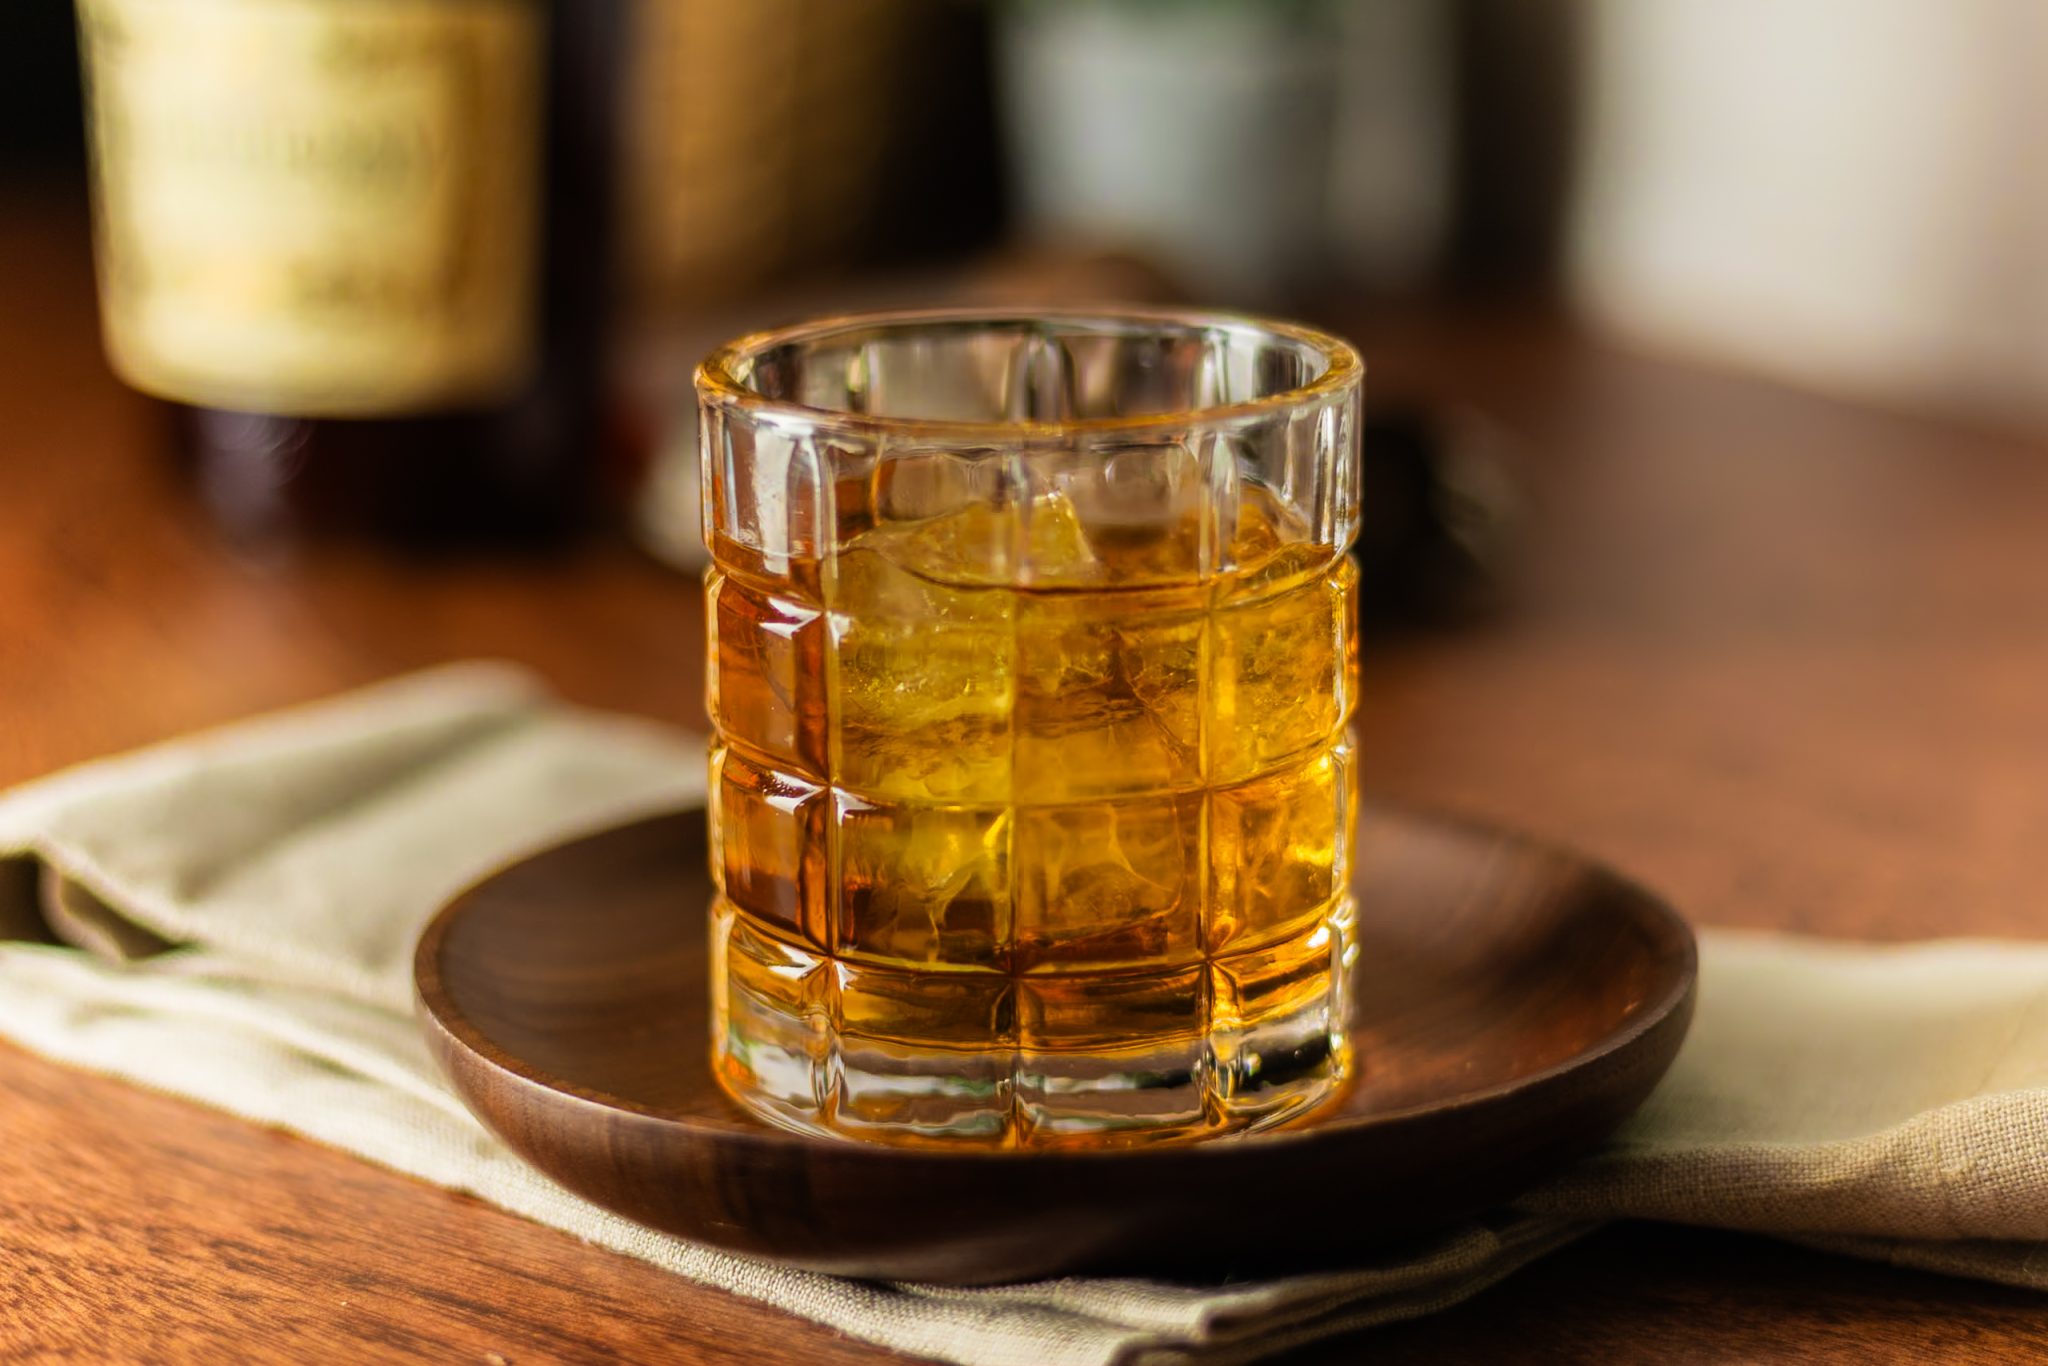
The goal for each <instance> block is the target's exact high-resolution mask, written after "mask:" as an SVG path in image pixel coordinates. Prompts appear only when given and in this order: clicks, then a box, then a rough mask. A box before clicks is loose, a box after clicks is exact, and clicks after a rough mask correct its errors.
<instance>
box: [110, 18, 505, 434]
mask: <svg viewBox="0 0 2048 1366" xmlns="http://www.w3.org/2000/svg"><path fill="white" fill-rule="evenodd" d="M79 21H80V28H81V33H82V35H83V40H84V43H85V51H86V70H87V78H88V81H89V85H90V94H89V97H88V102H89V105H90V109H91V113H92V124H93V154H94V161H95V166H96V179H95V206H96V212H97V214H98V251H99V265H100V296H101V313H102V319H103V324H104V330H105V334H106V342H107V351H108V354H109V356H110V358H111V360H112V362H113V364H114V368H115V369H116V370H117V371H119V372H120V374H121V375H122V376H123V377H124V378H126V379H127V380H128V381H129V382H130V383H132V384H134V385H135V386H136V387H137V388H140V389H144V390H148V391H150V392H152V393H156V394H160V395H162V396H164V397H167V398H175V399H180V400H184V401H186V402H190V403H198V404H203V405H206V406H209V407H226V408H242V409H250V410H256V411H266V412H285V413H291V414H295V415H302V416H369V415H376V414H399V413H406V412H416V411H420V410H423V409H433V408H445V407H450V406H458V405H462V404H465V403H471V402H482V401H486V400H488V399H489V398H491V397H492V396H494V395H500V394H502V393H504V392H505V391H506V390H508V389H510V388H512V387H514V386H516V385H517V384H518V383H519V382H520V381H521V379H522V378H524V377H525V375H526V374H527V372H528V371H529V369H530V368H531V366H532V364H533V362H534V354H535V350H536V347H537V337H536V325H535V316H534V315H535V309H536V300H535V278H534V277H535V274H536V270H535V251H536V240H535V239H536V235H537V232H538V222H537V219H538V205H537V202H536V201H537V196H538V194H539V147H538V129H537V122H536V121H537V118H538V114H539V110H538V103H539V100H540V63H541V41H542V36H543V35H542V29H541V23H542V16H541V12H540V10H539V9H538V7H537V6H536V4H535V3H533V0H80V4H79Z"/></svg>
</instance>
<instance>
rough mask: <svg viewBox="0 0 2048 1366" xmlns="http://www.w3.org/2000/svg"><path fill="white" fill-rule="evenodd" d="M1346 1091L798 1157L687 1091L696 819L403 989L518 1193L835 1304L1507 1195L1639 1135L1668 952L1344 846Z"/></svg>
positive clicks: (1643, 927) (1557, 862) (487, 889)
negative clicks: (490, 1133)
mask: <svg viewBox="0 0 2048 1366" xmlns="http://www.w3.org/2000/svg"><path fill="white" fill-rule="evenodd" d="M1355 866H1356V869H1357V877H1356V887H1357V892H1358V904H1359V917H1358V924H1359V940H1360V947H1361V950H1362V952H1361V953H1360V955H1359V961H1358V966H1357V968H1356V970H1355V971H1356V978H1355V981H1354V983H1353V986H1354V991H1353V1000H1354V1001H1355V1003H1356V1005H1355V1008H1354V1015H1355V1018H1354V1019H1353V1021H1352V1023H1351V1033H1352V1039H1353V1042H1354V1045H1355V1047H1356V1050H1357V1052H1356V1056H1357V1059H1358V1063H1359V1067H1358V1072H1359V1075H1358V1078H1357V1080H1356V1081H1355V1083H1353V1084H1352V1085H1351V1086H1350V1088H1349V1090H1348V1091H1347V1093H1346V1094H1345V1095H1344V1096H1342V1097H1341V1098H1339V1099H1338V1100H1337V1101H1335V1102H1333V1103H1331V1104H1329V1105H1326V1106H1324V1107H1322V1108H1321V1109H1319V1110H1318V1111H1316V1112H1315V1113H1313V1114H1311V1115H1308V1116H1305V1117H1303V1118H1302V1119H1301V1120H1299V1121H1297V1122H1296V1123H1295V1124H1293V1125H1291V1126H1287V1127H1282V1128H1277V1129H1273V1130H1270V1131H1268V1132H1265V1133H1261V1134H1256V1135H1252V1136H1249V1137H1242V1138H1230V1139H1217V1140H1211V1141H1208V1142H1199V1143H1193V1144H1183V1145H1179V1146H1174V1145H1166V1146H1160V1147H1152V1148H1138V1149H1126V1150H1122V1151H1115V1152H1104V1153H1078V1154H1076V1153H1049V1154H1036V1153H1021V1154H1020V1153H951V1152H933V1151H928V1150H920V1149H906V1148H897V1147H884V1146H880V1145H870V1144H862V1143H854V1142H847V1141H840V1140H831V1139H817V1138H808V1137H805V1136H802V1135H799V1134H794V1133H789V1132H785V1131H783V1130H781V1129H777V1128H773V1127H771V1126H769V1125H766V1124H764V1123H761V1122H759V1121H757V1120H754V1119H752V1118H750V1117H749V1116H748V1115H747V1114H746V1113H745V1112H744V1111H742V1110H741V1109H740V1108H739V1107H738V1106H737V1105H735V1104H734V1103H733V1102H732V1101H730V1100H728V1099H727V1098H726V1096H725V1094H724V1093H723V1092H722V1091H720V1090H719V1088H718V1085H717V1083H716V1082H714V1081H713V1080H712V1078H711V1072H710V1064H709V1058H708V1056H707V1053H708V1039H709V1033H708V1022H707V1019H706V1006H707V992H706V982H705V953H706V945H705V940H706V937H707V936H706V932H705V915H706V903H707V901H708V898H709V896H710V882H709V879H708V877H707V875H706V873H705V867H706V858H705V832H704V817H703V814H702V813H701V812H690V813H687V814H679V815H673V816H662V817H658V818H656V819H652V820H648V821H644V822H641V823H639V824H636V825H630V826H625V827H622V828H620V829H617V830H612V831H609V832H606V833H603V834H599V835H595V836H592V837H589V838H586V839H582V840H578V841H576V842H574V843H571V844H566V845H563V846H562V847H560V848H557V849H554V850H551V851H549V852H547V853H543V854H540V855H538V856H537V857H534V858H531V859H528V860H526V861H525V862H522V863H519V864H516V865H515V866H513V867H511V868H508V869H506V870H505V871H504V872H502V873H499V874H497V875H496V876H494V877H492V878H490V879H488V880H487V881H485V882H483V883H481V884H480V885H478V886H476V887H475V888H472V889H471V890H470V891H468V892H467V893H465V894H464V895H463V896H461V897H460V898H458V899H457V900H456V901H455V902H454V903H453V904H452V905H450V906H449V907H448V908H447V909H446V910H444V911H442V912H441V914H440V915H439V916H438V917H437V918H436V919H435V920H434V922H433V923H432V924H431V925H430V926H428V928H427V931H426V934H425V936H424V937H423V938H422V939H421V941H420V946H419V952H418V957H417V960H416V965H415V967H416V974H417V981H418V986H419V997H420V1013H421V1017H422V1020H423V1022H424V1024H425V1028H426V1032H427V1037H428V1040H429V1042H430V1044H431V1045H432V1047H433V1050H434V1052H435V1054H436V1056H437V1057H438V1058H439V1060H440V1063H441V1066H442V1067H443V1068H444V1069H445V1070H446V1071H447V1074H448V1076H449V1078H450V1080H451V1081H453V1083H454V1085H455V1089H456V1090H457V1091H458V1092H459V1093H460V1094H461V1096H462V1098H463V1100H464V1101H465V1102H466V1103H467V1104H468V1106H469V1107H470V1109H472V1110H473V1111H475V1112H476V1114H477V1116H478V1117H479V1118H480V1119H482V1120H483V1122H484V1123H485V1124H487V1125H489V1126H490V1127H491V1129H493V1130H494V1131H495V1132H496V1133H498V1134H499V1135H500V1136H501V1137H503V1138H504V1140H505V1141H506V1142H507V1143H509V1144H511V1145H512V1147H513V1148H514V1149H516V1150H517V1151H518V1152H519V1153H520V1154H522V1155H523V1156H524V1157H525V1158H526V1159H527V1160H528V1161H530V1162H532V1163H533V1164H534V1166H536V1167H538V1168H539V1169H540V1170H542V1171H543V1172H546V1173H547V1174H548V1175H549V1176H552V1177H553V1178H554V1179H555V1180H557V1181H559V1182H561V1183H562V1184H563V1185H565V1186H567V1187H569V1188H570V1189H571V1190H574V1191H577V1192H579V1193H581V1194H583V1195H585V1196H587V1197H589V1198H590V1199H592V1200H594V1201H596V1202H597V1203H598V1204H601V1205H604V1206H607V1207H609V1208H611V1209H614V1210H616V1211H618V1212H619V1213H621V1214H623V1215H625V1216H627V1217H628V1218H631V1219H634V1220H637V1221H639V1222H640V1223H643V1224H648V1225H651V1226H653V1227H655V1228H659V1229H666V1230H669V1231H672V1232H675V1233H680V1234H685V1235H687V1236H689V1237H691V1238H696V1239H700V1240H702V1241H704V1242H707V1243H711V1244H715V1245H716V1246H719V1247H723V1248H730V1249H732V1250H733V1251H735V1252H744V1253H749V1254H753V1255H757V1256H763V1257H769V1258H774V1259H777V1260H780V1261H784V1262H789V1263H792V1264H795V1265H800V1266H806V1267H812V1268H816V1269H819V1270H824V1271H832V1272H838V1273H840V1274H844V1275H852V1276H869V1277H885V1278H902V1279H912V1280H925V1281H942V1282H949V1283H954V1284H979V1283H986V1282H992V1281H1002V1280H1016V1279H1025V1278H1036V1277H1042V1276H1050V1275H1055V1274H1061V1273H1066V1272H1071V1271H1077V1270H1083V1269H1086V1270H1142V1271H1177V1272H1195V1273H1201V1274H1217V1273H1227V1272H1236V1273H1250V1272H1252V1271H1255V1270H1256V1271H1265V1270H1271V1269H1275V1268H1277V1267H1279V1266H1283V1265H1285V1264H1288V1263H1292V1262H1305V1261H1309V1260H1320V1261H1325V1262H1327V1261H1329V1260H1331V1259H1333V1258H1338V1257H1341V1256H1343V1255H1345V1254H1346V1253H1347V1252H1350V1251H1354V1250H1359V1249H1363V1248H1366V1247H1369V1246H1371V1245H1372V1244H1373V1243H1375V1242H1380V1241H1384V1240H1386V1239H1388V1238H1390V1237H1392V1236H1395V1235H1398V1234H1401V1233H1403V1232H1412V1231H1414V1230H1417V1229H1419V1228H1422V1227H1426V1226H1429V1225H1436V1224H1442V1223H1446V1222H1448V1221H1451V1220H1453V1219H1456V1218H1458V1217H1460V1216H1462V1215H1466V1214H1470V1213H1473V1212H1475V1211H1477V1210H1480V1209H1483V1208H1485V1207H1486V1206H1488V1205H1490V1204H1493V1203H1495V1202H1498V1201H1500V1200H1502V1199H1504V1198H1506V1197H1508V1196H1511V1195H1513V1194H1514V1193H1515V1192H1517V1191H1518V1190H1520V1189H1522V1188H1524V1187H1526V1186H1527V1185H1529V1184H1530V1183H1532V1182H1534V1181H1535V1180H1537V1179H1538V1178H1540V1177H1541V1176H1543V1175H1544V1174H1545V1173H1547V1172H1549V1171H1551V1170H1553V1169H1555V1168H1556V1167H1558V1166H1559V1165H1560V1164H1562V1163H1564V1162H1567V1161H1569V1160H1570V1159H1571V1158H1573V1157H1575V1156H1577V1155H1579V1154H1581V1153H1583V1152H1585V1151H1586V1150H1587V1149H1589V1148H1590V1147H1591V1146H1592V1145H1593V1144H1595V1143H1596V1142H1598V1140H1599V1139H1600V1138H1601V1137H1602V1136H1603V1135H1605V1134H1606V1133H1607V1132H1608V1131H1609V1130H1611V1129H1612V1128H1613V1127H1614V1126H1615V1125H1616V1124H1618V1123H1619V1122H1620V1121H1621V1120H1622V1119H1623V1118H1624V1117H1625V1116H1627V1115H1628V1114H1629V1112H1630V1111H1632V1110H1633V1109H1635V1107H1636V1106H1637V1105H1638V1104H1639V1103H1641V1101H1642V1100H1643V1098H1644V1097H1645V1096H1646V1095H1647V1094H1648V1093H1649V1091H1650V1088H1651V1087H1652V1086H1653V1085H1654V1084H1655V1083H1656V1081H1657V1079H1658V1078H1659V1077H1660V1076H1662V1075H1663V1073H1664V1070H1665V1068H1666V1067H1667V1066H1669V1064H1670V1062H1671V1059H1672V1057H1673V1055H1675V1054H1676V1053H1677V1051H1678V1045H1679V1042H1680V1041H1681V1040H1682V1039H1683V1038H1684V1036H1685V1029H1686V1025H1687V1023H1688V1022H1689V1020H1690V1019H1691V1015H1692V1000H1693V984H1694V979H1695V971H1696V956H1695V952H1694V946H1693V939H1692V934H1691V932H1690V931H1689V930H1688V929H1687V928H1686V926H1685V923H1684V922H1683V921H1682V920H1680V919H1679V918H1678V916H1677V915H1675V914H1674V913H1673V912H1672V911H1671V910H1670V909H1669V908H1668V907H1666V906H1665V905H1664V904H1663V903H1662V902H1660V901H1658V900H1657V899H1656V898H1655V897H1653V896H1651V895H1650V894H1649V893H1647V892H1645V891H1643V890H1642V889H1641V888H1639V887H1636V886H1635V885H1633V884H1631V883H1629V882H1626V881H1624V880H1622V879H1621V878H1619V877H1617V876H1615V875H1614V874H1612V873H1610V872H1608V871H1606V870H1604V869H1602V868H1599V867H1597V866H1594V865H1592V864H1589V863H1587V862H1585V861H1583V860H1581V859H1578V858H1575V857H1574V856H1572V855H1571V854H1568V853H1565V852H1562V851H1560V850H1556V849H1553V848H1550V847H1547V846H1545V845H1542V844H1538V843H1535V842H1533V841H1530V840H1527V839H1522V838H1517V837H1514V836H1510V835H1504V834H1500V833H1496V832H1492V831H1487V830H1482V829H1479V828H1475V827H1473V826H1469V825H1464V824H1459V823H1455V822H1451V821H1446V820H1443V819H1440V818H1437V817H1433V816H1427V815H1422V814H1418V813H1415V812H1410V811H1402V810H1395V809H1391V808H1385V807H1373V806H1368V807H1367V808H1366V810H1365V813H1364V817H1363V819H1362V820H1361V821H1360V833H1359V848H1358V857H1357V859H1356V862H1355Z"/></svg>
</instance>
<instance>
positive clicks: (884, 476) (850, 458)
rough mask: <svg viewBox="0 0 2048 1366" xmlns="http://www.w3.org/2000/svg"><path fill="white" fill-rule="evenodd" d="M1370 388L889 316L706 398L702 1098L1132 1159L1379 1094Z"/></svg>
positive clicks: (721, 381) (1250, 349)
mask: <svg viewBox="0 0 2048 1366" xmlns="http://www.w3.org/2000/svg"><path fill="white" fill-rule="evenodd" d="M1361 377H1362V367H1361V365H1360V362H1359V359H1358V355H1357V353H1356V352H1355V351H1354V350H1353V349H1352V348H1351V347H1350V346H1349V345H1348V344H1346V343H1344V342H1342V341H1340V340H1338V339H1337V338H1334V337H1331V336H1327V335H1324V334H1322V333H1319V332H1316V331H1312V330H1310V329H1307V328H1304V327H1298V326H1294V325H1291V324H1284V323H1277V322H1265V321H1258V320H1253V319H1246V318H1239V317H1234V316H1228V315H1211V314H1203V313H1184V312H1139V311H1133V312H1108V313H1079V312H1020V313H988V312H961V311H937V312H901V313H891V314H878V315H872V316H865V317H846V318H837V319H831V320H827V321H821V322H815V323H808V324H804V325H800V326H796V327H791V328H787V329H783V330H779V331H773V332H765V333H760V334H757V335H754V336H750V337H746V338H743V339H741V340H739V341H736V342H733V343H731V344H730V345H728V346H726V347H724V348H722V349H720V350H719V351H718V352H716V353H715V354H714V355H712V356H711V357H710V358H709V359H708V360H707V361H706V362H705V363H704V364H703V366H702V367H700V369H699V370H698V373H697V387H698V395H699V398H700V401H701V405H702V440H703V461H704V486H705V488H706V489H707V490H708V491H709V497H708V498H707V499H706V502H705V533H706V539H707V541H708V543H709V545H710V547H711V551H712V558H713V568H712V570H711V572H710V576H709V579H708V594H709V607H708V611H707V616H708V618H709V630H710V650H709V674H710V677H709V692H708V695H709V697H710V709H711V716H712V721H713V724H714V726H715V729H716V738H715V742H714V745H713V749H712V759H711V830H712V840H711V844H712V851H713V852H712V863H713V868H712V872H713V876H714V879H715V881H716V884H717V890H718V895H717V900H716V903H715V914H714V925H713V944H712V955H711V957H712V973H713V982H712V992H713V1001H714V1027H713V1033H714V1039H713V1061H714V1067H715V1070H716V1073H717V1075H718V1077H719V1080H720V1082H721V1083H722V1084H723V1085H724V1087H725V1088H726V1089H727V1090H728V1091H729V1092H730V1093H731V1094H732V1095H733V1096H734V1097H735V1098H737V1099H738V1100H739V1101H740V1102H741V1103H742V1104H743V1105H745V1106H747V1107H748V1108H749V1109H751V1110H753V1111H754V1112H756V1113H758V1114H760V1115H762V1116H764V1117H766V1118H768V1119H769V1120H772V1121H774V1122H776V1123H779V1124H782V1125H784V1126H787V1127H791V1128H796V1129H799V1130H803V1131H807V1132H811V1133H817V1134H826V1135H836V1136H841V1137H848V1138H860V1139H872V1140H880V1141H885V1142H896V1143H911V1144H928V1145H939V1146H951V1147H979V1148H1012V1149H1015V1148H1022V1149H1042V1148H1074V1147H1102V1146H1119V1145H1126V1144H1134V1143H1145V1142H1154V1141H1161V1140H1171V1139H1186V1138H1195V1137H1201V1136H1206V1135H1213V1134H1219V1133H1228V1132H1239V1131H1246V1130H1250V1129H1255V1128H1259V1127H1263V1126H1267V1125H1271V1124H1275V1123H1278V1122H1280V1121H1282V1120H1285V1119H1287V1118H1290V1117H1292V1116H1296V1115H1299V1114H1301V1113H1303V1112H1304V1111H1306V1110H1307V1109H1308V1108H1310V1107H1312V1106H1313V1105H1315V1104H1316V1103H1317V1102H1318V1101H1320V1100H1323V1099H1325V1098H1326V1097H1327V1096H1329V1095H1330V1093H1331V1092H1332V1090H1333V1088H1335V1087H1336V1086H1338V1085H1339V1084H1340V1083H1341V1081H1342V1079H1343V1077H1344V1075H1345V1072H1346V1069H1347V1067H1348V1065H1349V1056H1348V1051H1347V1047H1346V1043H1345V1032H1344V1024H1345V989H1344V982H1345V965H1346V958H1347V955H1348V954H1349V953H1351V952H1352V951H1353V950H1352V949H1351V925H1352V916H1353V907H1352V903H1351V899H1350V895H1349V892H1348V882H1349V879H1348V863H1349V857H1350V846H1351V829H1352V824H1353V820H1354V809H1355V795H1354V774H1353V764H1352V751H1351V748H1350V745H1349V743H1348V741H1347V738H1346V737H1347V729H1348V721H1349V718H1350V715H1351V710H1352V706H1353V703H1354V699H1355V695H1356V670H1357V655H1356V649H1357V647H1356V635H1355V631H1356V627H1355V621H1356V615H1357V614H1356V591H1357V579H1356V571H1355V570H1354V568H1353V565H1352V561H1351V559H1350V557H1349V556H1348V555H1347V554H1346V550H1347V548H1348V546H1349V545H1350V543H1351V540H1352V538H1353V536H1354V535H1355V533H1356V530H1357V523H1358V492H1357V490H1358V479H1359V473H1358V458H1357V432H1358V421H1359V395H1360V388H1361Z"/></svg>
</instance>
